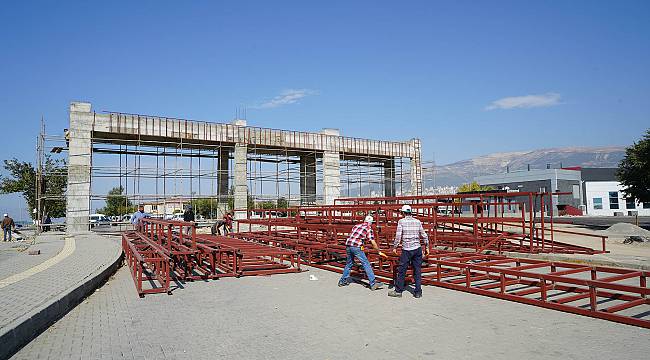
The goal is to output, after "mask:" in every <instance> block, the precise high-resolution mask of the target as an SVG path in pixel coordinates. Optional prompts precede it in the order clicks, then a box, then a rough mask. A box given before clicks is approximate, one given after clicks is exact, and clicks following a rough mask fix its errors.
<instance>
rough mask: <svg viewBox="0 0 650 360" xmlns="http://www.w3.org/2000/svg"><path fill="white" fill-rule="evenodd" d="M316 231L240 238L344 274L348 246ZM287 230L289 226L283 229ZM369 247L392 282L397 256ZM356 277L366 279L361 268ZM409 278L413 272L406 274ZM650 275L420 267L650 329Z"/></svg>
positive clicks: (448, 254) (539, 267)
mask: <svg viewBox="0 0 650 360" xmlns="http://www.w3.org/2000/svg"><path fill="white" fill-rule="evenodd" d="M322 226H323V230H322V232H320V234H319V232H316V231H314V230H313V229H312V231H310V232H301V234H300V238H298V231H297V230H295V229H294V230H288V229H284V230H277V231H276V230H274V231H271V232H270V233H269V231H256V232H241V233H235V234H232V236H235V237H237V238H240V239H243V240H247V241H254V242H259V243H264V244H269V245H273V246H278V247H282V248H288V249H292V250H296V251H299V252H300V253H301V254H302V257H301V258H302V259H303V261H304V262H305V263H306V264H308V265H310V266H313V267H317V268H321V269H325V270H330V271H335V272H338V273H342V272H343V267H344V265H345V246H344V245H343V244H342V243H341V242H340V241H336V242H335V241H333V240H331V238H328V237H327V236H322V235H323V234H325V233H327V232H328V231H329V229H328V228H327V225H322ZM283 227H285V228H286V225H283ZM382 248H383V252H384V253H386V254H388V258H383V257H381V256H379V253H378V252H376V251H375V250H371V249H365V252H366V255H367V256H368V259H369V261H370V262H371V264H372V265H373V269H374V270H375V275H376V276H377V277H378V278H381V279H384V280H387V281H389V282H392V281H393V279H395V277H396V271H397V265H398V263H399V257H398V256H395V255H392V254H390V253H389V251H388V249H387V248H384V246H382ZM352 275H353V276H357V277H362V278H364V277H365V274H364V273H363V270H362V268H361V267H358V266H357V267H355V268H354V269H353V272H352ZM407 275H408V276H407V279H408V280H412V279H411V276H412V274H411V272H410V271H409V273H408V274H407ZM648 276H650V272H647V271H640V270H631V269H623V268H615V267H602V266H586V265H583V264H575V263H568V262H556V261H544V260H535V259H526V258H515V257H508V256H502V255H488V254H477V253H473V252H455V251H441V250H434V251H432V253H431V254H430V255H429V256H428V257H426V258H425V260H424V263H423V265H422V283H423V284H427V285H434V286H441V287H445V288H449V289H454V290H460V291H465V292H469V293H474V294H479V295H485V296H491V297H495V298H500V299H505V300H510V301H516V302H520V303H525V304H529V305H536V306H540V307H545V308H549V309H554V310H560V311H566V312H571V313H574V314H579V315H585V316H590V317H595V318H601V319H606V320H610V321H616V322H620V323H624V324H629V325H635V326H640V327H645V328H650V297H649V296H648V295H650V288H648V286H647V277H648Z"/></svg>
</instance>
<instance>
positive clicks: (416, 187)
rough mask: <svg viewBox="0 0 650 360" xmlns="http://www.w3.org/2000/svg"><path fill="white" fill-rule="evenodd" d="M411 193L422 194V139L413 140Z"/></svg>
mask: <svg viewBox="0 0 650 360" xmlns="http://www.w3.org/2000/svg"><path fill="white" fill-rule="evenodd" d="M411 146H412V149H411V152H412V154H413V155H412V156H411V195H422V161H421V159H422V158H421V156H420V155H421V154H420V149H421V147H420V140H419V139H413V140H411Z"/></svg>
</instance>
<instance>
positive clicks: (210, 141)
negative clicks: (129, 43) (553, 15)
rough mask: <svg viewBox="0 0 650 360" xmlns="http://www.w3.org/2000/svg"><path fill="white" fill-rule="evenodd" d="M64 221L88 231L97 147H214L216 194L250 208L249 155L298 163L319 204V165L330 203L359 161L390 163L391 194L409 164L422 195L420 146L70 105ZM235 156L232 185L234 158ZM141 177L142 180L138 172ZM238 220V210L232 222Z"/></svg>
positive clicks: (306, 199)
mask: <svg viewBox="0 0 650 360" xmlns="http://www.w3.org/2000/svg"><path fill="white" fill-rule="evenodd" d="M69 128H70V145H69V149H70V152H69V156H70V159H69V167H68V194H67V201H68V208H67V220H68V221H67V223H68V231H69V232H71V233H75V232H80V231H86V230H87V229H88V215H89V213H90V196H91V170H92V154H93V144H95V143H105V144H120V145H121V144H125V145H127V144H134V143H135V144H137V145H138V146H143V147H146V146H148V147H151V148H154V149H155V148H159V147H162V148H174V147H175V148H182V149H198V150H202V149H210V150H214V151H215V152H216V153H217V154H218V157H219V162H218V164H219V166H218V167H219V169H218V176H217V179H218V186H217V191H216V192H217V194H215V196H217V195H218V196H225V195H227V194H228V193H229V191H230V189H231V188H232V189H233V192H234V207H235V209H236V210H238V209H239V210H241V209H246V208H247V202H248V201H247V198H248V195H249V192H250V189H249V188H248V186H247V180H248V173H247V161H248V159H249V155H250V154H275V153H282V154H283V155H284V156H294V157H299V158H300V173H301V175H300V178H301V179H300V180H301V181H300V192H301V194H300V199H301V201H302V202H303V203H308V204H310V203H314V202H316V201H315V200H316V195H317V190H318V189H317V185H316V166H315V165H316V163H317V162H318V161H319V160H320V161H321V162H322V174H323V179H322V184H323V188H322V195H323V199H324V200H323V203H325V204H333V202H334V199H335V198H337V197H339V196H340V192H341V171H340V162H341V160H342V159H347V160H349V159H359V161H361V162H363V161H369V159H371V160H370V161H374V162H380V163H383V164H385V165H384V166H385V167H386V169H385V172H384V175H385V180H384V182H383V183H384V188H385V194H386V195H393V194H394V193H395V175H394V174H395V168H394V167H395V159H398V158H399V159H402V158H406V159H409V161H410V172H411V174H410V182H411V193H412V194H414V195H419V194H421V192H422V180H421V173H422V170H421V161H420V141H419V140H417V139H412V140H409V141H403V142H397V141H380V140H367V139H358V138H352V137H345V136H340V134H339V132H338V130H336V129H324V130H323V131H321V132H298V131H289V130H276V129H268V128H259V127H251V126H247V124H246V121H245V120H237V121H235V122H233V123H231V124H220V123H209V122H201V121H190V120H183V119H170V118H165V117H157V116H145V115H136V114H123V113H95V112H93V111H92V109H91V104H89V103H81V102H73V103H72V104H71V105H70V127H69ZM231 158H232V159H233V163H232V166H233V169H232V170H233V172H232V174H233V176H232V184H229V182H228V180H229V177H228V174H229V171H230V169H229V166H230V165H229V164H230V161H229V159H231ZM136 176H137V175H136ZM239 215H240V213H239V212H236V214H235V217H238V216H239Z"/></svg>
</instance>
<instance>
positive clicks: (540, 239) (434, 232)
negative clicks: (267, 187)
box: [238, 193, 607, 255]
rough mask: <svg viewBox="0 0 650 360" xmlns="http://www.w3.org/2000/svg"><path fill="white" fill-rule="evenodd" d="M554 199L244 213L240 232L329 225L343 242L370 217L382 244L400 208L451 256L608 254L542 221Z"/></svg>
mask: <svg viewBox="0 0 650 360" xmlns="http://www.w3.org/2000/svg"><path fill="white" fill-rule="evenodd" d="M552 196H558V195H557V194H547V193H497V194H494V196H493V197H485V196H483V195H481V196H478V195H475V197H476V199H474V198H472V197H470V196H469V195H445V197H446V198H444V199H443V198H431V199H430V197H428V196H420V197H404V198H373V199H374V202H375V203H369V202H370V201H365V200H363V198H362V200H360V201H358V203H356V204H343V205H334V206H323V207H298V208H290V209H271V210H269V209H258V210H247V214H248V215H247V216H246V219H243V220H240V221H239V222H238V226H240V228H241V225H242V224H248V225H263V226H265V227H266V228H270V227H279V226H290V227H295V228H297V229H299V230H309V229H310V228H312V227H313V225H323V224H327V225H328V227H329V228H328V229H329V233H331V234H339V235H341V236H344V233H345V232H346V231H347V230H349V227H350V225H351V224H353V223H356V222H360V221H363V218H364V217H365V216H366V215H369V214H370V215H373V216H374V217H375V225H374V229H375V233H376V234H377V235H378V237H379V239H380V240H381V241H384V242H386V243H389V242H391V241H392V239H393V236H394V234H395V229H396V228H397V221H398V220H399V219H400V213H399V209H400V208H401V206H402V204H403V203H410V205H411V207H412V208H413V211H414V213H415V215H416V216H417V217H418V219H420V220H421V221H422V224H423V226H424V228H425V230H426V231H427V233H428V234H429V238H430V239H431V246H432V248H433V247H436V246H443V247H446V248H448V249H450V250H456V249H463V250H465V249H473V250H474V251H476V252H483V251H486V250H490V251H495V252H498V253H502V252H524V253H565V254H589V255H590V254H598V253H605V252H607V250H606V247H605V239H606V238H607V237H606V236H599V235H592V234H585V233H579V232H575V231H568V230H560V229H556V228H555V227H554V221H553V217H552V215H551V217H550V219H549V220H547V219H546V216H545V212H544V210H543V209H544V208H545V206H544V204H545V202H544V200H543V199H544V198H546V197H549V198H550V199H549V200H547V201H546V204H552V203H553V201H552ZM411 198H416V199H418V200H412V199H411ZM387 199H388V200H387ZM404 199H406V200H404ZM522 199H524V200H525V201H523V200H522ZM425 200H426V202H425ZM443 200H444V201H443ZM432 201H433V202H432ZM535 204H540V205H542V206H541V209H542V210H541V211H539V214H536V213H534V212H533V209H534V208H535ZM558 233H570V234H573V235H576V237H577V238H580V239H584V240H591V239H593V238H596V239H598V240H599V243H600V246H599V248H593V247H589V246H582V245H576V244H568V243H564V242H560V241H556V240H555V235H556V234H558Z"/></svg>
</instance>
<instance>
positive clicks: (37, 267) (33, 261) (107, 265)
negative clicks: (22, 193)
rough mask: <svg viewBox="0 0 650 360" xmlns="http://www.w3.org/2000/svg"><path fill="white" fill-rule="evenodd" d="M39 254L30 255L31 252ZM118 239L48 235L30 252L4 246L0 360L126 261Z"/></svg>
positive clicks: (0, 262) (0, 259) (0, 254)
mask: <svg viewBox="0 0 650 360" xmlns="http://www.w3.org/2000/svg"><path fill="white" fill-rule="evenodd" d="M37 249H38V250H41V254H40V255H28V254H27V252H28V251H29V250H37ZM121 256H122V250H121V247H120V242H119V238H118V237H106V236H100V235H97V234H94V233H88V234H83V235H76V236H74V237H67V236H65V235H64V234H63V233H45V234H41V235H39V236H38V237H37V238H36V241H35V244H34V245H32V246H31V247H30V248H29V249H28V250H25V251H21V252H19V251H18V250H17V249H12V247H11V245H9V244H7V243H4V244H2V247H0V343H2V344H3V346H2V347H1V348H0V359H4V358H7V357H9V356H10V355H11V354H13V353H14V352H16V351H17V350H18V349H20V347H22V346H24V345H25V344H26V343H27V342H29V341H30V340H31V339H33V338H34V337H36V336H38V334H39V333H40V332H41V331H43V330H45V329H46V328H47V327H48V326H49V325H51V324H52V323H53V322H55V321H56V320H58V319H59V318H61V317H62V316H63V315H65V314H66V313H67V312H68V311H70V310H71V309H72V308H73V307H74V306H75V305H76V304H78V303H79V302H80V301H81V300H82V299H83V298H84V297H86V296H88V295H89V294H91V293H92V292H93V291H94V290H95V289H96V288H97V287H98V286H99V285H100V284H101V283H102V282H103V281H104V280H105V279H106V278H108V276H110V275H111V274H112V273H113V272H114V271H115V269H116V268H117V266H118V265H119V263H120V261H121Z"/></svg>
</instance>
